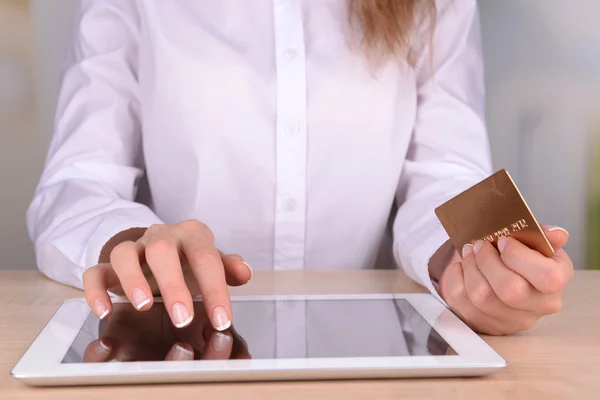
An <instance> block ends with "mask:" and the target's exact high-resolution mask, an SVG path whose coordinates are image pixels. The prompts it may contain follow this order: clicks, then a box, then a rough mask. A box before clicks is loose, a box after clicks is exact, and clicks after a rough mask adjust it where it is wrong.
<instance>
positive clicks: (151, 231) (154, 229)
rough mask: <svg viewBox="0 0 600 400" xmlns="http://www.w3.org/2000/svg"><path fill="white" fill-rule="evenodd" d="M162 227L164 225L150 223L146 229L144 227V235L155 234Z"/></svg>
mask: <svg viewBox="0 0 600 400" xmlns="http://www.w3.org/2000/svg"><path fill="white" fill-rule="evenodd" d="M164 228H165V225H163V224H153V225H150V226H149V227H148V229H146V235H149V236H153V235H156V234H157V233H159V232H162V230H163V229H164Z"/></svg>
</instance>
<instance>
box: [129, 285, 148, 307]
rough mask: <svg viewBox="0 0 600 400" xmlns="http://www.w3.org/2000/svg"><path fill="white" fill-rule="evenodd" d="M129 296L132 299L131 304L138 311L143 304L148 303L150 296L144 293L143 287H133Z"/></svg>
mask: <svg viewBox="0 0 600 400" xmlns="http://www.w3.org/2000/svg"><path fill="white" fill-rule="evenodd" d="M131 298H132V300H133V306H134V307H135V308H136V309H137V310H138V311H139V310H141V309H142V308H143V307H144V306H145V305H147V304H148V303H150V298H149V297H148V295H147V294H146V292H145V291H144V289H140V288H137V289H135V290H134V291H133V293H132V294H131Z"/></svg>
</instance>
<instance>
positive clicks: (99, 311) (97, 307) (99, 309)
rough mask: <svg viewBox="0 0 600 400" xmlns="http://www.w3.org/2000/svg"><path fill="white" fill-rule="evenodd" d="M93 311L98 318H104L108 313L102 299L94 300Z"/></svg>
mask: <svg viewBox="0 0 600 400" xmlns="http://www.w3.org/2000/svg"><path fill="white" fill-rule="evenodd" d="M94 313H96V315H97V316H98V318H100V319H104V318H105V317H106V316H107V315H108V308H107V307H106V305H105V304H104V302H103V301H102V300H95V301H94Z"/></svg>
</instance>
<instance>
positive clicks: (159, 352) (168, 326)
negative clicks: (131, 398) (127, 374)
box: [83, 303, 250, 362]
mask: <svg viewBox="0 0 600 400" xmlns="http://www.w3.org/2000/svg"><path fill="white" fill-rule="evenodd" d="M196 304H197V303H196ZM195 313H196V316H195V318H194V320H193V322H192V323H191V324H190V325H189V326H187V327H186V328H183V329H177V328H175V327H174V326H173V324H172V323H171V321H170V318H169V315H168V313H167V312H166V310H165V308H164V307H163V306H162V303H156V304H155V305H154V306H153V307H152V308H151V309H150V310H148V311H146V312H141V313H140V312H139V311H137V310H135V309H134V308H133V307H132V306H131V305H128V304H127V305H126V304H122V305H121V306H120V307H115V309H114V311H113V313H112V315H111V316H110V318H108V320H106V322H105V323H106V325H105V327H104V329H103V330H102V331H101V333H100V337H99V339H97V340H94V341H93V342H91V343H90V344H89V345H88V346H87V348H86V350H85V353H84V355H83V360H84V362H109V361H113V360H114V361H121V362H124V361H160V360H165V361H186V360H188V361H189V360H194V359H196V360H228V359H249V358H250V354H249V353H248V346H247V344H246V342H245V341H244V339H243V338H242V337H241V336H240V335H239V334H238V333H237V332H236V331H235V329H234V328H233V327H231V328H230V329H229V330H227V331H224V332H218V331H216V330H214V328H213V327H212V324H211V323H210V321H209V319H208V318H207V317H206V314H205V313H204V312H203V311H202V306H201V303H200V305H199V306H197V307H196V310H195Z"/></svg>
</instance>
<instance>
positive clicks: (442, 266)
mask: <svg viewBox="0 0 600 400" xmlns="http://www.w3.org/2000/svg"><path fill="white" fill-rule="evenodd" d="M460 261H461V257H460V255H459V254H458V252H457V251H456V250H455V249H454V246H453V245H452V243H451V242H450V241H447V242H446V243H444V244H443V245H442V246H441V247H440V248H439V249H438V250H437V251H436V252H435V254H434V255H433V256H432V257H431V258H430V259H429V265H428V268H429V277H430V279H431V282H432V283H433V286H434V287H435V289H436V290H437V291H438V293H440V295H441V292H440V287H439V284H440V280H441V279H442V275H443V274H444V271H446V268H448V266H449V265H451V264H454V263H457V262H460Z"/></svg>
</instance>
